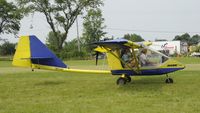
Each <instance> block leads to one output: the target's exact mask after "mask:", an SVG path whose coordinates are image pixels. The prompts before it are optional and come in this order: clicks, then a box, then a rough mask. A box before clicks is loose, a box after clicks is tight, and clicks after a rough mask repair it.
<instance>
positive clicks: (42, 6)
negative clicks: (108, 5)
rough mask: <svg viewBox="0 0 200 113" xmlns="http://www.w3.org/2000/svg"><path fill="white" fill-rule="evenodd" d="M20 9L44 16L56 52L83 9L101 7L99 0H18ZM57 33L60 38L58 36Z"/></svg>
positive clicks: (61, 46) (60, 48)
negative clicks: (52, 36) (53, 40)
mask: <svg viewBox="0 0 200 113" xmlns="http://www.w3.org/2000/svg"><path fill="white" fill-rule="evenodd" d="M18 3H19V4H20V5H21V6H22V7H27V8H29V9H32V11H36V12H40V13H42V14H44V15H45V17H46V21H47V23H48V24H49V26H50V28H51V30H52V32H53V34H54V37H55V40H56V50H57V51H60V50H62V48H63V44H64V41H65V40H66V39H67V35H68V31H69V29H70V28H71V26H72V25H73V23H74V21H75V20H76V18H77V16H78V15H81V14H82V12H83V11H84V10H85V9H88V8H91V7H92V8H96V7H99V6H100V5H102V4H103V3H102V1H101V0H18ZM59 32H60V33H61V34H62V36H59Z"/></svg>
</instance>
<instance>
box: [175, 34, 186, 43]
mask: <svg viewBox="0 0 200 113" xmlns="http://www.w3.org/2000/svg"><path fill="white" fill-rule="evenodd" d="M173 40H180V41H183V42H188V43H189V41H190V35H189V34H188V33H185V34H183V35H181V36H180V35H177V36H175V38H174V39H173Z"/></svg>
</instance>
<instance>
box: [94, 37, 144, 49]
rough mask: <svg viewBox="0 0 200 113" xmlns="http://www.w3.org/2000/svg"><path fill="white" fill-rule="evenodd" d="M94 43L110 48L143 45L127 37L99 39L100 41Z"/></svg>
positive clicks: (138, 46)
mask: <svg viewBox="0 0 200 113" xmlns="http://www.w3.org/2000/svg"><path fill="white" fill-rule="evenodd" d="M93 44H95V45H98V46H102V47H105V48H110V49H120V48H126V47H132V48H140V47H141V45H140V44H138V43H135V42H132V41H129V40H126V39H114V40H106V41H99V42H94V43H93Z"/></svg>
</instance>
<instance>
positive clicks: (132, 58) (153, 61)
mask: <svg viewBox="0 0 200 113" xmlns="http://www.w3.org/2000/svg"><path fill="white" fill-rule="evenodd" d="M120 53H121V63H122V66H123V67H124V68H134V67H136V66H137V65H139V67H150V66H151V67H152V66H153V67H154V66H159V65H161V64H162V63H164V62H165V61H167V60H168V59H169V57H168V56H167V55H165V54H164V53H161V52H158V51H155V50H153V49H151V48H149V47H146V48H139V49H132V48H123V49H121V51H120Z"/></svg>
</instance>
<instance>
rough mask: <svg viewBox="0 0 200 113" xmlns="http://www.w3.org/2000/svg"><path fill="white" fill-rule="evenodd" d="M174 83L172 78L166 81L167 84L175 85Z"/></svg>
mask: <svg viewBox="0 0 200 113" xmlns="http://www.w3.org/2000/svg"><path fill="white" fill-rule="evenodd" d="M173 82H174V81H173V79H172V78H167V79H166V80H165V83H167V84H170V83H173Z"/></svg>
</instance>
